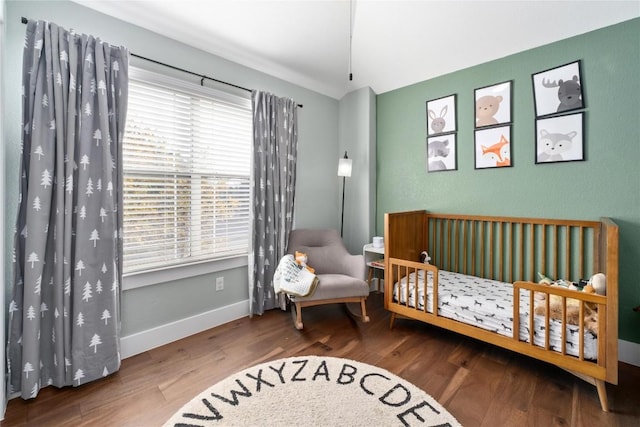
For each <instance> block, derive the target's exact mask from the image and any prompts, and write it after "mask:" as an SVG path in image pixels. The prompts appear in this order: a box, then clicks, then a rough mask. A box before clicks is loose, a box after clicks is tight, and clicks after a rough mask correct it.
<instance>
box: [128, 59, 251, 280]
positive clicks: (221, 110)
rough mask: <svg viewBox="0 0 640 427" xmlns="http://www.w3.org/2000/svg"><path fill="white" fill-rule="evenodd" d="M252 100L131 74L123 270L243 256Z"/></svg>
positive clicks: (135, 71)
mask: <svg viewBox="0 0 640 427" xmlns="http://www.w3.org/2000/svg"><path fill="white" fill-rule="evenodd" d="M251 133H252V123H251V101H250V99H248V98H243V97H238V96H235V95H231V94H228V93H224V92H219V91H215V90H213V89H209V88H203V87H200V86H197V85H192V84H189V83H186V82H182V81H179V80H176V79H172V78H169V77H165V76H161V75H157V74H155V73H150V72H147V71H142V70H139V69H131V72H130V82H129V105H128V110H127V124H126V129H125V135H124V144H123V173H124V194H123V201H124V211H123V215H124V273H125V274H128V273H135V272H140V271H149V270H155V269H159V268H165V267H170V266H179V265H180V266H182V265H185V264H192V263H199V262H203V261H212V260H216V259H220V258H227V257H231V256H236V255H242V254H246V253H247V248H248V240H249V194H250V189H249V179H250V163H251V159H250V156H251Z"/></svg>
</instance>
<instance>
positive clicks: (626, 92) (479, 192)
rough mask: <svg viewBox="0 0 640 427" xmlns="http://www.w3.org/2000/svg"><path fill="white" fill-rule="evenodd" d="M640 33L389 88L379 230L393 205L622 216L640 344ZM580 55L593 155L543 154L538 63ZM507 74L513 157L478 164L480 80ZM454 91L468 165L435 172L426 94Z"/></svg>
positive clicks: (634, 29) (630, 319)
mask: <svg viewBox="0 0 640 427" xmlns="http://www.w3.org/2000/svg"><path fill="white" fill-rule="evenodd" d="M638 34H640V18H637V19H633V20H630V21H626V22H623V23H620V24H617V25H614V26H610V27H606V28H603V29H600V30H597V31H593V32H589V33H586V34H583V35H580V36H576V37H572V38H570V39H566V40H562V41H559V42H556V43H552V44H549V45H545V46H541V47H538V48H535V49H531V50H527V51H524V52H520V53H518V54H515V55H511V56H507V57H505V58H501V59H498V60H495V61H491V62H488V63H485V64H481V65H478V66H475V67H471V68H467V69H464V70H461V71H457V72H454V73H451V74H447V75H444V76H441V77H438V78H434V79H431V80H427V81H424V82H421V83H417V84H414V85H411V86H407V87H404V88H401V89H397V90H394V91H391V92H387V93H384V94H381V95H378V97H377V99H376V102H377V150H378V151H377V218H376V228H377V230H378V233H381V232H382V231H383V229H384V213H385V212H396V211H404V210H411V209H428V210H431V211H435V212H445V213H468V214H483V215H509V216H525V217H548V218H576V219H598V218H599V217H602V216H608V217H611V218H613V220H614V221H615V222H616V223H617V224H618V225H619V226H620V306H619V310H620V315H619V318H620V330H619V337H620V338H621V339H623V340H627V341H631V342H635V343H640V313H636V312H634V311H632V308H633V307H635V306H638V305H640V268H639V266H640V165H639V164H638V163H639V160H640V78H639V77H638V76H639V75H640V38H639V37H638ZM507 37H508V35H507ZM469 48H470V49H473V48H474V47H473V46H471V45H470V47H469ZM425 49H426V50H425V52H428V47H425ZM459 54H460V55H464V52H459ZM575 60H581V61H582V84H583V93H584V99H585V103H586V108H585V110H584V111H585V126H584V135H585V157H586V161H578V162H565V163H554V164H539V165H536V164H535V156H534V144H535V110H534V100H533V91H532V84H531V74H533V73H538V72H540V71H544V70H547V69H550V68H554V67H556V66H559V65H564V64H567V63H569V62H573V61H575ZM434 61H437V58H434ZM507 80H512V81H513V93H512V108H513V109H512V120H513V125H512V128H511V137H512V146H511V148H512V157H511V163H512V167H508V168H495V169H479V170H475V169H474V150H473V147H474V111H473V109H474V90H475V89H477V88H481V87H485V86H489V85H493V84H496V83H500V82H504V81H507ZM450 94H456V95H457V128H458V132H457V153H458V157H457V160H458V169H457V170H456V171H444V172H431V173H427V172H426V132H427V122H426V101H427V100H432V99H436V98H440V97H443V96H447V95H450ZM569 279H576V278H569Z"/></svg>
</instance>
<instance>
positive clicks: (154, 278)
mask: <svg viewBox="0 0 640 427" xmlns="http://www.w3.org/2000/svg"><path fill="white" fill-rule="evenodd" d="M247 265H248V261H247V255H239V256H235V257H231V258H224V259H219V260H215V261H207V262H201V263H197V264H189V265H180V266H175V267H167V268H163V269H158V270H153V271H143V272H140V273H131V274H128V275H126V276H124V277H123V279H122V282H123V283H122V290H123V291H128V290H131V289H136V288H142V287H145V286H151V285H157V284H159V283H165V282H171V281H173V280H180V279H185V278H188V277H194V276H201V275H203V274H210V273H216V272H218V271H225V270H230V269H233V268H238V267H246V266H247Z"/></svg>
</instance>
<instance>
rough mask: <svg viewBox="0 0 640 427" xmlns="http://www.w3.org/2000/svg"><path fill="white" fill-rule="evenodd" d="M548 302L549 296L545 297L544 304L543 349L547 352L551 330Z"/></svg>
mask: <svg viewBox="0 0 640 427" xmlns="http://www.w3.org/2000/svg"><path fill="white" fill-rule="evenodd" d="M550 300H551V296H550V295H547V296H546V298H545V302H544V303H545V307H546V311H545V315H544V348H546V349H547V350H549V348H551V329H550V327H549V325H550V324H551V322H550V318H551V310H550V309H549V304H550Z"/></svg>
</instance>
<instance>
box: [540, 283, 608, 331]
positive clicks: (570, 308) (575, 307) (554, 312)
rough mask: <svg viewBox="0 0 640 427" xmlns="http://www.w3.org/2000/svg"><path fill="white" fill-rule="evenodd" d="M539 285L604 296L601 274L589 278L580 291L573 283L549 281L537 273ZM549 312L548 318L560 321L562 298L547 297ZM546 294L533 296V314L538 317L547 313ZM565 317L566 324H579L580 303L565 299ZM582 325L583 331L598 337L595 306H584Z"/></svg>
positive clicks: (575, 300)
mask: <svg viewBox="0 0 640 427" xmlns="http://www.w3.org/2000/svg"><path fill="white" fill-rule="evenodd" d="M538 276H539V277H540V281H539V282H538V283H539V284H541V285H547V286H559V287H563V288H567V289H572V290H576V291H582V292H587V293H597V294H599V295H605V294H606V277H605V275H604V274H602V273H597V274H594V275H593V276H591V278H590V279H589V281H588V282H587V285H586V286H584V287H583V288H582V289H580V288H579V287H578V286H576V285H575V284H574V283H573V282H570V281H568V280H564V279H559V280H555V281H554V280H551V279H549V278H548V277H546V276H545V275H544V274H541V273H538ZM549 296H550V299H549V312H550V318H551V319H555V320H562V297H561V296H559V295H551V294H550V295H549ZM546 299H547V294H545V293H543V292H536V294H535V300H536V302H535V307H534V312H535V314H538V315H545V314H546V312H547V305H546V302H545V301H546ZM566 307H567V308H566V311H567V312H566V316H567V323H569V324H571V325H579V324H580V302H579V301H578V300H577V299H573V298H567V299H566ZM584 325H585V329H586V330H588V331H590V332H591V333H592V334H594V335H596V336H597V335H598V307H597V306H596V305H595V304H591V303H585V304H584Z"/></svg>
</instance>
